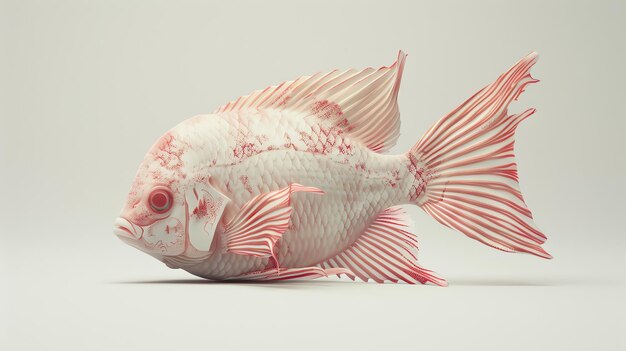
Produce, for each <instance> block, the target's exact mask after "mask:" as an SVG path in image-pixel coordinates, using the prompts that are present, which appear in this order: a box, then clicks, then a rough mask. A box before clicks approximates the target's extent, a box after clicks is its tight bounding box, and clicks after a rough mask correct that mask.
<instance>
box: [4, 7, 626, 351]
mask: <svg viewBox="0 0 626 351" xmlns="http://www.w3.org/2000/svg"><path fill="white" fill-rule="evenodd" d="M625 15H626V13H625V11H624V3H623V2H618V1H615V2H606V1H594V2H588V3H585V2H572V1H567V2H565V1H564V2H550V3H548V2H544V1H523V2H520V1H515V2H508V3H501V2H491V1H472V2H461V1H459V2H445V3H443V4H433V2H423V3H417V2H408V1H404V2H401V1H398V2H391V1H378V2H372V1H359V2H356V1H342V2H331V1H307V2H288V1H264V2H258V3H256V2H255V3H253V2H250V3H248V2H240V1H232V2H228V3H227V2H221V3H217V2H210V1H206V2H201V1H177V2H161V1H150V2H148V1H146V2H139V1H112V2H111V1H109V2H104V1H101V2H86V1H9V2H7V1H3V2H1V5H0V35H1V37H0V40H1V44H2V45H1V47H0V49H1V50H2V51H1V56H0V60H1V61H0V74H1V75H0V89H1V91H0V94H1V95H0V96H1V100H0V109H1V110H0V116H1V118H2V124H1V125H0V133H1V134H0V157H1V159H0V165H1V166H0V167H2V168H1V172H0V177H1V178H0V181H1V183H2V185H3V186H2V196H1V197H0V199H1V201H0V216H1V217H0V220H1V223H0V240H1V241H0V349H2V350H43V349H59V350H60V349H63V350H122V349H150V350H174V349H175V350H218V349H219V350H221V349H227V350H228V349H239V348H241V347H243V346H245V347H247V348H249V349H252V350H264V349H270V348H271V349H273V350H276V349H295V350H300V349H322V348H325V349H326V348H327V349H346V350H347V349H355V348H358V349H363V350H368V349H380V348H382V347H385V348H389V349H400V348H401V347H402V349H410V350H412V349H423V350H426V349H453V350H459V349H479V348H480V349H483V350H531V349H532V350H544V349H556V350H566V349H567V350H590V349H597V350H623V349H625V348H626V342H625V337H624V330H626V317H625V316H626V307H625V302H624V294H625V293H626V289H625V286H626V285H625V284H626V279H625V275H626V274H625V273H624V267H625V265H626V259H624V251H625V249H626V236H625V233H624V232H625V230H624V225H623V221H622V219H623V218H624V215H625V214H624V210H625V209H626V206H624V201H625V199H626V191H625V186H624V182H623V180H624V178H625V175H626V171H625V165H624V161H625V160H624V150H626V143H625V141H624V132H625V130H626V129H625V128H626V123H625V119H626V118H625V116H624V106H623V105H624V104H623V101H624V97H625V90H626V89H625V88H624V84H625V78H626V75H625V71H626V70H625V68H624V66H625V63H626V49H625V41H624V33H626V25H625V21H624V18H625V17H624V16H625ZM398 49H403V50H405V51H406V52H407V53H408V54H409V58H408V61H407V65H406V70H405V74H404V81H403V85H402V89H401V93H400V105H401V110H402V122H403V125H402V135H401V138H400V141H399V143H398V145H397V146H396V147H395V148H394V149H393V152H396V153H398V152H404V151H405V150H406V149H408V148H409V147H410V146H411V145H412V144H413V143H415V142H416V141H417V140H418V138H419V137H420V135H421V134H422V133H423V132H424V131H425V130H426V129H427V128H428V127H429V126H430V125H431V124H433V123H434V122H435V121H436V120H437V119H438V118H439V117H441V116H443V115H444V114H445V113H447V112H449V111H450V110H452V109H453V108H455V107H456V106H457V105H459V104H460V103H461V102H463V100H465V99H466V98H468V97H469V96H470V95H472V94H473V93H474V92H476V91H477V90H478V89H480V88H481V87H483V86H484V85H486V84H488V83H490V82H491V81H492V80H494V79H495V78H496V77H497V76H498V75H499V74H500V73H501V72H503V71H504V70H506V69H507V68H508V67H509V66H511V65H512V64H514V63H515V62H516V61H517V60H518V59H520V58H521V57H523V56H524V55H526V54H528V53H529V52H531V51H534V50H536V51H538V52H539V54H540V56H541V58H540V61H539V63H538V64H537V66H536V67H535V68H534V69H533V76H535V77H536V78H538V79H540V80H541V83H539V84H534V85H532V86H529V87H528V88H527V89H526V90H527V91H526V93H524V94H523V95H522V97H521V98H520V101H519V102H517V103H516V104H515V105H514V106H513V107H512V111H513V112H519V111H521V110H523V109H525V108H526V107H531V106H532V107H536V108H537V113H536V114H535V115H534V116H533V117H532V118H531V119H529V120H527V121H526V122H524V123H523V124H522V126H521V127H520V128H519V131H518V138H517V140H518V142H517V144H516V153H517V155H518V163H519V168H520V177H521V186H522V190H523V191H524V194H525V196H526V200H527V203H528V204H529V206H530V207H531V209H532V210H533V213H534V215H535V219H536V221H537V223H538V224H539V226H540V227H541V228H542V229H543V231H544V232H545V233H546V234H547V235H548V237H549V240H548V242H547V243H546V244H545V248H546V249H547V250H548V251H549V252H550V253H551V254H553V255H554V257H555V258H554V259H553V260H550V261H548V260H542V259H538V258H536V257H531V256H527V255H514V254H506V253H502V252H497V251H495V250H492V249H489V248H487V247H485V246H482V245H480V244H478V243H477V242H475V241H472V240H470V239H468V238H466V237H464V236H463V235H460V234H458V233H455V232H453V231H452V230H450V229H447V228H445V227H443V226H441V225H440V224H438V223H437V222H435V221H434V220H432V219H431V218H429V217H428V216H427V215H426V214H425V213H423V212H422V211H421V210H419V209H418V208H410V213H411V215H412V216H413V217H414V219H415V222H416V223H417V225H418V228H419V229H418V230H419V235H420V247H421V250H420V260H421V262H422V264H423V265H424V266H425V267H428V268H431V269H433V270H435V271H437V272H438V273H439V274H441V275H442V276H444V277H445V278H447V279H448V281H449V283H450V287H448V288H438V287H435V286H410V285H391V284H386V285H377V284H365V283H352V282H350V281H346V280H345V279H342V280H331V279H327V280H318V281H312V282H301V283H285V284H233V283H226V284H224V283H211V282H206V281H202V280H198V279H195V278H194V277H192V276H190V275H189V274H187V273H185V272H183V271H175V270H170V269H168V268H166V267H165V266H164V265H163V264H161V263H159V262H158V261H155V260H154V259H152V258H151V257H149V256H148V255H145V254H143V253H140V252H138V251H137V250H135V249H133V248H131V247H129V246H126V245H124V244H123V243H122V242H120V241H119V240H118V239H116V238H115V237H114V236H113V234H112V233H111V228H112V222H113V219H114V218H115V217H116V215H117V214H118V211H119V209H120V208H121V206H122V204H123V203H124V200H125V195H126V193H127V191H128V189H129V187H130V184H131V181H132V178H133V176H134V174H135V171H136V167H137V166H138V165H139V162H140V161H141V160H142V158H143V155H144V153H145V152H146V151H147V149H148V147H149V146H150V145H151V144H152V142H153V141H154V140H155V139H156V138H157V137H159V136H160V135H161V134H163V133H164V132H165V131H166V130H167V129H169V128H171V127H172V126H174V125H175V124H177V123H178V122H180V121H182V120H183V119H185V118H187V117H190V116H193V115H195V114H200V113H207V112H210V111H212V110H213V109H215V108H216V107H217V106H219V105H220V104H222V103H224V102H226V101H228V100H231V99H233V98H236V97H237V96H239V95H242V94H247V93H249V92H250V91H252V90H254V89H258V88H264V87H265V86H267V85H270V84H274V83H278V82H281V81H283V80H286V79H293V78H295V77H298V76H300V75H305V74H307V75H308V74H312V73H314V72H317V71H327V70H330V69H333V68H343V69H346V68H351V67H357V68H360V67H366V66H382V65H388V64H391V63H392V62H393V61H394V60H395V57H396V53H397V50H398Z"/></svg>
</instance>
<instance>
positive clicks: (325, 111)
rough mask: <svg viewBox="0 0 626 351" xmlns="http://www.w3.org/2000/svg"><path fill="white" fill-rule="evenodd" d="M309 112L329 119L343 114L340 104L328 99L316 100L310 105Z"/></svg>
mask: <svg viewBox="0 0 626 351" xmlns="http://www.w3.org/2000/svg"><path fill="white" fill-rule="evenodd" d="M311 112H313V114H314V115H316V116H318V117H319V118H321V119H330V118H335V117H339V116H342V115H343V111H342V110H341V106H339V105H338V104H337V103H336V102H331V101H328V100H320V101H316V102H315V103H314V104H313V106H312V107H311Z"/></svg>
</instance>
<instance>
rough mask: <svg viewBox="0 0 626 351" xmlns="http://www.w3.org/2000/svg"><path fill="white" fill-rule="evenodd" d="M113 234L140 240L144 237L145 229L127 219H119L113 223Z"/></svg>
mask: <svg viewBox="0 0 626 351" xmlns="http://www.w3.org/2000/svg"><path fill="white" fill-rule="evenodd" d="M113 226H114V228H113V234H115V235H117V236H118V237H121V238H128V239H134V240H139V239H141V237H142V236H143V228H142V227H141V226H138V225H135V224H133V223H132V222H130V221H129V220H127V219H126V218H123V217H118V218H117V219H116V220H115V222H113Z"/></svg>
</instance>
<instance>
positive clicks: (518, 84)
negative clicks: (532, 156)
mask: <svg viewBox="0 0 626 351" xmlns="http://www.w3.org/2000/svg"><path fill="white" fill-rule="evenodd" d="M536 61H537V54H536V53H532V54H530V55H528V56H527V57H525V58H523V59H522V60H521V61H520V62H518V63H517V64H516V65H515V66H513V67H512V68H511V69H509V70H508V71H507V72H506V73H504V74H502V75H501V76H500V77H499V78H498V79H497V80H496V81H495V82H494V83H492V84H491V85H488V86H487V87H485V88H483V89H482V90H480V91H479V92H478V93H476V94H475V95H474V96H472V97H471V98H469V100H467V101H466V102H465V103H463V104H462V105H461V106H460V107H458V108H457V109H456V110H454V111H452V112H451V113H450V114H448V115H447V116H445V117H443V118H442V119H441V120H439V121H438V122H437V123H436V124H435V125H434V126H433V127H432V128H430V130H428V132H426V134H425V135H424V136H423V137H422V139H421V140H420V141H419V142H418V143H417V144H416V145H415V146H414V147H413V148H412V149H411V150H410V151H409V159H410V160H411V164H412V166H411V172H412V173H413V174H414V175H415V183H414V186H413V188H412V191H411V199H412V200H413V201H414V202H415V203H417V204H418V205H420V206H421V207H422V208H423V209H424V211H426V212H427V213H428V214H429V215H431V216H432V217H433V218H435V219H436V220H437V221H439V222H440V223H442V224H444V225H446V226H448V227H451V228H453V229H456V230H458V231H460V232H462V233H464V234H465V235H467V236H469V237H470V238H472V239H475V240H478V241H480V242H482V243H484V244H486V245H489V246H491V247H494V248H496V249H499V250H503V251H508V252H527V253H531V254H533V255H537V256H540V257H544V258H551V257H552V256H550V254H548V253H547V252H546V251H544V250H543V248H541V246H540V245H541V244H542V243H543V242H544V241H545V240H546V236H545V235H543V234H542V233H541V232H540V231H539V229H537V226H536V225H535V223H534V222H533V220H532V214H531V212H530V210H529V209H528V207H527V206H526V204H525V202H524V199H523V197H522V193H521V192H520V190H519V184H518V176H517V165H516V164H515V160H514V154H513V144H514V138H515V129H516V127H517V125H518V124H519V123H520V122H521V121H523V120H524V119H525V118H526V117H528V116H530V115H532V114H533V113H534V112H535V110H534V109H528V110H526V111H525V112H523V113H521V114H518V115H508V113H507V107H508V105H509V104H510V103H511V102H512V101H513V100H517V97H518V96H519V95H520V94H521V93H522V91H524V87H525V86H526V85H527V84H529V83H535V82H538V80H535V79H533V78H532V77H531V76H530V73H529V70H530V68H531V67H532V65H533V64H534V63H535V62H536Z"/></svg>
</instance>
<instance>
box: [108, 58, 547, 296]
mask: <svg viewBox="0 0 626 351" xmlns="http://www.w3.org/2000/svg"><path fill="white" fill-rule="evenodd" d="M405 58H406V56H405V55H404V54H403V53H400V54H399V57H398V60H397V61H396V62H395V63H394V64H393V65H391V66H389V67H381V68H380V69H372V68H368V69H365V70H361V71H357V70H348V71H343V72H340V71H333V72H330V73H326V74H316V75H313V76H307V77H301V78H298V79H296V80H294V81H290V82H285V83H283V84H281V85H278V86H272V87H269V88H266V89H264V90H258V91H255V92H253V93H252V94H250V95H248V96H244V97H241V98H239V99H237V100H235V101H232V102H230V103H228V104H227V105H225V106H223V107H221V108H219V109H218V110H216V111H215V112H214V113H212V114H208V115H200V116H196V117H193V118H191V119H188V120H186V121H184V122H182V123H181V124H179V125H177V126H176V127H174V128H173V129H171V130H170V131H168V132H167V133H166V134H165V135H164V136H163V137H161V138H160V139H159V140H158V141H157V142H156V143H155V145H154V146H153V147H152V148H151V149H150V151H149V152H148V154H147V155H146V158H145V159H144V162H143V163H142V165H141V166H140V169H139V171H138V173H137V176H136V179H135V182H134V184H133V187H132V189H131V191H130V194H129V197H128V200H127V202H126V205H125V206H124V208H123V210H122V214H121V216H120V217H119V218H118V219H117V220H116V222H115V224H116V229H115V233H116V234H117V235H118V236H119V237H120V238H121V239H122V240H124V241H125V242H127V243H129V244H131V245H133V246H135V247H137V248H139V249H141V250H142V251H145V252H147V253H149V254H151V255H152V256H154V257H156V258H157V259H159V260H161V261H163V262H165V263H166V264H167V265H168V266H170V267H172V268H183V269H185V270H187V271H189V272H190V273H192V274H195V275H198V276H201V277H204V278H208V279H216V280H222V279H250V280H280V279H296V278H317V277H320V276H327V275H329V274H338V275H343V274H345V275H347V276H349V277H351V278H354V277H359V278H361V279H363V280H368V279H373V280H375V281H377V282H384V281H391V282H398V281H405V282H408V283H415V282H421V283H425V282H432V283H435V284H438V285H445V284H446V282H445V280H443V279H442V278H439V277H437V276H436V275H435V274H434V273H433V272H431V271H430V270H427V269H424V268H422V267H421V266H419V265H418V264H417V257H416V251H417V241H416V238H415V234H414V233H412V232H411V230H410V227H409V225H408V218H406V216H405V215H404V213H403V212H402V210H401V209H400V208H399V207H398V206H399V205H406V204H413V205H418V206H421V207H422V208H423V209H424V210H425V211H426V212H427V213H429V214H430V215H431V216H433V217H434V218H435V219H436V220H438V221H440V222H441V223H443V224H445V225H447V226H449V227H451V228H453V229H456V230H458V231H461V232H463V233H464V234H466V235H468V236H470V237H471V238H474V239H476V240H479V241H481V242H483V243H485V244H487V245H490V246H492V247H495V248H498V249H501V250H504V251H511V252H528V253H532V254H535V255H538V256H541V257H546V258H548V257H550V256H549V254H547V253H546V252H545V251H544V250H543V249H542V248H541V247H540V244H541V243H543V241H544V240H545V236H544V235H543V234H542V233H541V232H540V231H539V230H538V229H537V228H536V226H535V225H534V223H533V221H532V217H531V215H530V211H529V210H528V209H527V207H526V205H525V204H524V202H523V198H522V196H521V193H520V192H519V188H518V186H517V173H516V166H515V163H514V162H511V161H512V158H513V153H512V151H513V136H514V131H515V127H516V126H517V124H518V123H519V122H520V121H521V120H523V119H524V118H526V117H527V116H528V115H530V114H531V113H532V112H533V111H534V110H528V111H527V112H525V113H522V114H520V115H511V116H509V115H508V114H507V111H506V107H507V105H508V104H509V103H510V102H511V101H512V100H514V99H516V98H517V96H518V95H519V93H521V91H522V90H523V88H524V87H525V85H526V84H528V83H531V82H534V79H532V77H530V75H529V74H528V70H529V69H530V66H532V64H533V63H534V62H535V60H536V55H534V54H531V55H530V56H528V57H526V58H524V59H523V60H522V61H520V62H519V63H518V64H517V65H515V66H514V67H513V68H511V69H510V70H509V71H507V72H506V73H505V74H503V75H502V76H501V77H500V78H498V80H497V81H496V82H494V83H493V84H492V85H490V86H488V87H486V88H484V89H483V90H481V91H480V92H479V93H477V94H476V95H475V96H473V97H472V98H470V99H469V100H468V101H466V102H465V103H464V104H463V105H462V106H460V107H459V108H458V109H456V110H455V111H453V112H452V113H450V114H449V115H447V116H446V117H444V118H443V119H442V120H440V121H439V122H438V123H437V124H436V125H435V126H433V127H432V128H431V129H430V130H429V131H428V132H427V133H426V135H425V136H424V137H423V138H422V139H421V140H420V141H419V142H418V143H417V144H416V145H415V146H414V147H413V148H412V149H411V150H409V151H408V152H406V153H403V154H399V155H388V154H385V153H384V152H385V151H387V150H388V149H389V148H390V147H391V146H393V145H394V144H395V141H396V140H397V137H398V135H399V127H400V119H399V110H398V106H397V93H398V89H399V84H400V80H401V76H402V70H403V66H404V62H405Z"/></svg>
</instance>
